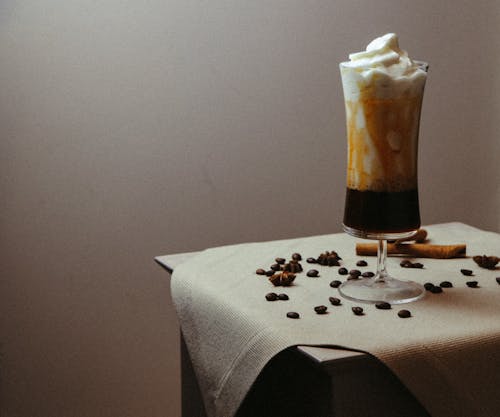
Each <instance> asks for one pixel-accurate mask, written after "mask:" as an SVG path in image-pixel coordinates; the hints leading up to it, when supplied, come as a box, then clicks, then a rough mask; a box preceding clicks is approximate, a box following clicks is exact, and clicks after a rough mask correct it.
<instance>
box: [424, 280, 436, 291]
mask: <svg viewBox="0 0 500 417" xmlns="http://www.w3.org/2000/svg"><path fill="white" fill-rule="evenodd" d="M424 288H425V289H426V290H427V291H430V290H432V289H433V288H434V284H433V283H432V282H426V283H425V284H424Z"/></svg>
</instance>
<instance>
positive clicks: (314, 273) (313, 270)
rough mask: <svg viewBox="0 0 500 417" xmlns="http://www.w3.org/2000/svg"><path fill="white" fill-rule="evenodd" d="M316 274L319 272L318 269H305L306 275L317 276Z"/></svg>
mask: <svg viewBox="0 0 500 417" xmlns="http://www.w3.org/2000/svg"><path fill="white" fill-rule="evenodd" d="M318 274H319V272H318V270H317V269H311V270H309V271H307V273H306V275H307V276H308V277H312V278H315V277H317V276H318Z"/></svg>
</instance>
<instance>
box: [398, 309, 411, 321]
mask: <svg viewBox="0 0 500 417" xmlns="http://www.w3.org/2000/svg"><path fill="white" fill-rule="evenodd" d="M398 316H399V317H401V318H402V319H407V318H408V317H411V313H410V311H409V310H399V311H398Z"/></svg>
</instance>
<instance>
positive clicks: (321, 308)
mask: <svg viewBox="0 0 500 417" xmlns="http://www.w3.org/2000/svg"><path fill="white" fill-rule="evenodd" d="M326 310H328V307H327V306H316V307H314V311H315V312H316V313H317V314H325V313H326Z"/></svg>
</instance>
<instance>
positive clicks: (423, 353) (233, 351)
mask: <svg viewBox="0 0 500 417" xmlns="http://www.w3.org/2000/svg"><path fill="white" fill-rule="evenodd" d="M426 229H427V230H428V232H429V237H430V239H431V240H432V243H436V244H448V243H466V244H467V254H468V256H472V255H476V254H479V255H482V254H486V255H497V256H498V255H500V235H499V234H496V233H492V232H486V231H481V230H479V229H476V228H473V227H471V226H467V225H464V224H461V223H447V224H441V225H433V226H427V227H426ZM356 241H357V240H356V239H354V238H351V237H349V236H347V235H346V234H343V233H342V234H333V235H324V236H313V237H306V238H300V239H291V240H281V241H273V242H260V243H248V244H239V245H232V246H225V247H219V248H212V249H208V250H206V251H204V252H201V253H200V254H199V255H196V256H195V257H193V258H192V259H190V260H189V261H187V262H186V263H184V264H181V265H180V266H179V267H177V268H176V269H175V271H174V273H173V276H172V294H173V300H174V303H175V306H176V309H177V312H178V316H179V320H180V324H181V328H182V332H183V334H184V337H185V340H186V344H187V347H188V350H189V353H190V355H191V358H192V361H193V364H194V367H195V372H196V374H197V377H198V380H199V383H200V387H201V390H202V394H203V397H204V401H205V406H206V409H207V412H208V414H209V416H211V417H230V416H233V415H234V414H235V412H236V411H237V408H238V406H239V404H240V403H241V401H242V400H243V398H244V396H245V394H246V393H247V392H248V390H249V388H250V387H251V385H252V383H253V382H254V381H255V379H256V377H257V376H258V374H259V372H260V371H261V370H262V368H263V367H264V365H265V364H266V363H267V362H268V361H269V360H270V359H271V358H272V357H273V356H274V355H276V354H277V353H279V352H280V351H281V350H283V349H285V348H287V347H290V346H293V345H323V346H324V345H326V346H338V347H345V348H352V349H356V350H362V351H365V352H368V353H371V354H372V355H374V356H376V357H378V358H379V359H381V360H382V361H383V362H384V363H385V364H386V365H387V366H388V367H389V368H390V369H392V370H393V372H394V373H395V374H396V375H397V376H398V377H399V378H400V379H401V381H403V383H404V384H405V385H406V386H407V387H408V388H409V389H410V391H412V392H413V394H414V395H415V396H416V397H417V398H418V400H419V401H420V402H421V403H422V405H423V406H424V407H425V408H426V409H427V410H428V411H429V413H430V414H431V415H432V416H433V417H461V416H463V417H479V416H481V417H496V416H500V395H499V394H500V391H499V389H500V285H499V284H498V283H497V282H496V280H495V278H496V277H497V276H500V270H499V269H497V270H494V271H490V270H486V269H481V268H479V267H477V265H476V264H475V263H474V262H473V260H472V259H471V258H470V257H468V258H461V259H448V260H436V259H421V260H420V262H422V263H423V264H424V265H425V268H424V269H407V268H401V267H400V266H399V262H400V260H401V259H398V258H390V259H389V260H388V269H389V272H393V275H396V274H397V276H398V277H400V278H404V279H409V280H413V281H416V282H420V283H425V282H433V283H434V284H439V283H440V282H441V281H445V280H446V281H450V282H452V283H453V288H449V289H445V290H444V292H443V293H442V294H430V293H427V294H426V297H424V298H423V299H421V300H419V301H417V302H414V303H410V304H406V305H404V308H407V309H409V310H411V312H412V315H413V316H412V317H411V318H409V319H401V318H399V317H398V316H397V314H396V312H397V311H398V310H399V309H400V307H397V306H394V307H393V309H392V310H377V309H376V308H375V307H374V306H372V305H366V304H365V305H362V306H363V307H364V309H365V315H364V316H355V315H353V313H352V311H351V307H352V306H353V305H356V304H357V305H361V304H359V303H355V302H351V301H347V300H343V305H342V306H340V307H334V306H330V304H329V301H328V298H329V297H330V296H332V295H336V294H338V291H337V290H336V289H333V288H331V287H330V286H329V283H330V281H332V280H333V279H342V277H341V276H340V275H339V274H338V272H337V270H338V267H323V266H315V268H316V269H318V270H319V272H320V277H318V278H308V277H306V274H305V271H307V269H309V268H311V267H312V266H311V265H309V264H307V263H306V262H305V259H306V258H307V257H317V256H318V255H319V254H320V253H322V252H324V251H326V250H335V251H337V252H338V253H339V255H340V256H341V257H342V259H343V260H342V264H343V265H344V266H346V267H347V268H348V269H352V268H356V266H355V265H356V261H357V260H359V259H360V257H358V256H356V255H355V249H354V248H355V243H356ZM294 252H300V253H301V254H302V256H303V258H304V261H302V265H303V267H304V272H303V273H301V274H298V276H297V278H296V280H295V282H294V285H293V286H291V287H287V288H281V287H278V288H274V287H273V286H272V284H271V283H270V282H269V281H268V280H267V279H266V277H262V276H259V275H256V274H255V270H256V269H257V268H259V267H262V268H267V267H268V266H269V265H270V264H272V263H273V261H274V259H275V258H276V257H285V258H287V259H288V258H290V256H291V254H292V253H294ZM364 259H366V260H367V261H368V262H369V265H368V267H363V268H359V269H362V270H374V269H375V258H364ZM461 268H467V269H471V270H473V271H474V277H465V276H463V275H462V274H461V273H460V269H461ZM471 279H474V280H477V281H478V282H479V287H478V288H469V287H467V286H466V284H465V282H466V281H467V280H471ZM270 291H274V292H284V293H286V294H288V295H289V297H290V299H289V300H288V301H276V302H269V301H266V300H265V297H264V296H265V294H266V293H268V292H270ZM321 304H323V305H326V306H328V307H329V308H328V311H329V314H325V315H318V314H316V313H315V312H314V310H313V307H314V306H317V305H321ZM401 308H403V307H401ZM288 311H297V312H299V313H300V315H301V318H300V319H297V320H293V319H289V318H287V317H286V313H287V312H288Z"/></svg>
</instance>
